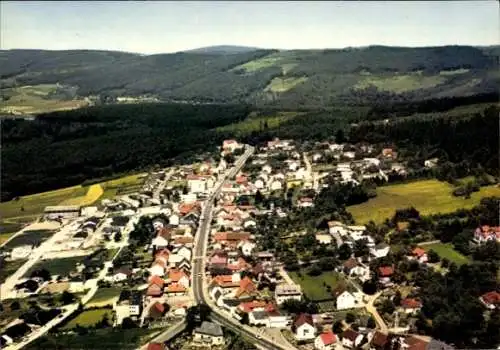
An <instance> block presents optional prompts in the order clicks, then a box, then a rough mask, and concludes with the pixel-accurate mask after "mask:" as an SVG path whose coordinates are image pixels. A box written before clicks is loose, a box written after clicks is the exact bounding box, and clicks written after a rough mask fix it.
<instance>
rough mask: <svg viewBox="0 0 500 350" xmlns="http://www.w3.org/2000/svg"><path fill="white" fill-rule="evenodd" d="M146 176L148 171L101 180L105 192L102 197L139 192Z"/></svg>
mask: <svg viewBox="0 0 500 350" xmlns="http://www.w3.org/2000/svg"><path fill="white" fill-rule="evenodd" d="M146 177H147V174H146V173H141V174H134V175H128V176H124V177H120V178H118V179H114V180H109V181H105V182H101V183H100V186H102V188H103V190H104V193H102V194H101V196H100V199H106V198H113V197H115V196H118V195H124V194H129V193H133V192H138V191H139V190H140V189H141V188H142V185H143V184H144V181H145V180H146Z"/></svg>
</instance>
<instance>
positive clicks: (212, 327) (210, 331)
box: [194, 321, 223, 337]
mask: <svg viewBox="0 0 500 350" xmlns="http://www.w3.org/2000/svg"><path fill="white" fill-rule="evenodd" d="M194 331H195V332H196V333H201V334H206V335H211V336H213V337H222V335H223V333H222V328H221V327H220V326H219V325H218V324H215V323H212V322H208V321H203V323H202V324H201V326H200V327H198V328H196V329H195V330H194Z"/></svg>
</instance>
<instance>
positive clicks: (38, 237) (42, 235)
mask: <svg viewBox="0 0 500 350" xmlns="http://www.w3.org/2000/svg"><path fill="white" fill-rule="evenodd" d="M54 232H55V231H53V230H33V231H24V232H23V233H22V234H20V235H18V236H16V237H14V238H13V239H11V240H10V241H9V242H8V243H7V244H5V245H4V246H3V247H2V248H3V249H5V250H10V249H13V248H15V247H19V246H22V245H26V244H29V245H38V244H40V243H42V242H43V241H46V240H47V239H49V238H50V237H51V236H52V235H53V234H54Z"/></svg>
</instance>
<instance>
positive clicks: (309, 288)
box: [288, 270, 344, 301]
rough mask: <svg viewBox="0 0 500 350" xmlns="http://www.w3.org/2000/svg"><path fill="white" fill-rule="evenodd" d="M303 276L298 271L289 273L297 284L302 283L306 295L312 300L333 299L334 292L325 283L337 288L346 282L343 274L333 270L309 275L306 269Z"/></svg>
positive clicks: (302, 272)
mask: <svg viewBox="0 0 500 350" xmlns="http://www.w3.org/2000/svg"><path fill="white" fill-rule="evenodd" d="M300 273H301V276H299V273H297V272H289V273H288V274H289V275H290V277H291V278H292V279H293V281H294V282H295V283H297V284H300V286H301V287H302V291H303V292H304V294H305V296H306V297H307V298H308V299H309V300H311V301H318V300H327V299H333V295H332V293H329V292H328V291H327V290H326V287H325V286H324V285H323V283H326V284H327V285H329V286H330V287H332V289H333V288H335V287H336V286H337V285H338V284H339V283H344V281H343V278H342V276H341V275H340V274H339V273H337V272H333V271H327V272H323V273H322V274H321V275H319V276H309V275H308V274H307V273H306V271H305V270H301V272H300Z"/></svg>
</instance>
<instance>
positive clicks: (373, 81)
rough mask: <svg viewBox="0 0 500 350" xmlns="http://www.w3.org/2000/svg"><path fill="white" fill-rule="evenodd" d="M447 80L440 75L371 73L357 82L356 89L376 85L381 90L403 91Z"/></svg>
mask: <svg viewBox="0 0 500 350" xmlns="http://www.w3.org/2000/svg"><path fill="white" fill-rule="evenodd" d="M445 81H446V78H444V77H443V76H439V75H434V76H425V75H420V74H405V75H396V76H390V77H384V76H378V77H377V76H373V75H370V76H366V77H365V78H364V79H362V80H361V81H359V82H358V83H356V84H355V85H354V89H355V90H364V89H366V88H368V87H370V86H374V87H376V88H377V89H379V90H383V91H391V92H395V93H402V92H406V91H412V90H417V89H429V88H432V87H434V86H437V85H439V84H442V83H444V82H445Z"/></svg>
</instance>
